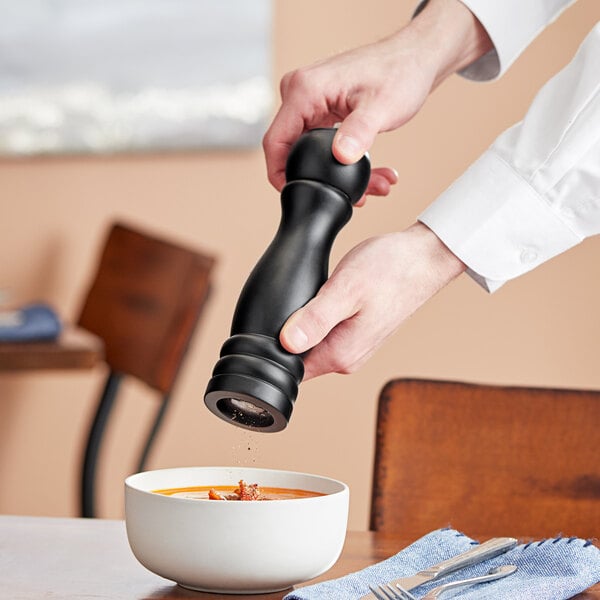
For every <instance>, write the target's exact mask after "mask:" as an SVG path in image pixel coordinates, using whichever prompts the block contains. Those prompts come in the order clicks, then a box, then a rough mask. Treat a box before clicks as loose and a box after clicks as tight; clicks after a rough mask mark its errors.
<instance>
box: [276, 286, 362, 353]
mask: <svg viewBox="0 0 600 600" xmlns="http://www.w3.org/2000/svg"><path fill="white" fill-rule="evenodd" d="M354 312H355V311H354V308H353V307H352V306H350V305H348V304H346V303H344V302H343V301H342V302H340V298H339V296H338V297H336V294H335V293H333V292H331V293H328V287H327V284H326V285H325V286H323V287H322V288H321V290H320V291H319V293H318V294H317V295H316V296H315V297H314V298H313V299H312V300H311V301H310V302H308V303H307V304H306V305H305V306H303V307H302V308H300V309H298V310H297V311H296V312H295V313H294V314H293V315H291V317H290V318H289V319H288V320H287V321H286V322H285V323H284V325H283V327H282V329H281V332H280V334H279V340H280V342H281V344H282V345H283V347H284V348H285V349H286V350H287V351H288V352H292V353H293V354H300V353H301V352H306V351H307V350H310V348H313V347H314V346H316V345H317V344H318V343H319V342H321V341H322V340H323V339H325V337H326V336H327V334H328V333H329V332H330V331H331V330H332V329H333V328H334V327H335V326H336V325H337V324H338V323H341V322H342V321H345V320H346V319H348V318H350V317H351V316H352V315H353V314H354Z"/></svg>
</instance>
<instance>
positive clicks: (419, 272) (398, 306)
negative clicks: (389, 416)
mask: <svg viewBox="0 0 600 600" xmlns="http://www.w3.org/2000/svg"><path fill="white" fill-rule="evenodd" d="M464 270H465V265H464V264H463V263H462V262H461V261H460V260H459V259H458V258H457V257H456V256H454V254H452V252H450V250H449V249H448V248H447V247H446V246H445V245H444V244H443V243H442V242H441V241H440V240H439V238H437V236H436V235H435V234H434V233H433V232H432V231H431V230H430V229H429V228H427V227H426V226H425V225H423V224H422V223H416V224H415V225H413V226H411V227H409V228H408V229H407V230H405V231H402V232H399V233H391V234H386V235H381V236H378V237H374V238H371V239H368V240H365V241H364V242H362V243H360V244H359V245H358V246H356V247H355V248H354V249H352V250H351V251H350V252H349V253H348V254H347V255H346V256H345V257H344V258H343V259H342V260H341V261H340V263H339V265H338V266H337V268H336V269H335V270H334V272H333V273H332V275H331V277H330V278H329V279H328V281H326V282H325V284H324V285H323V286H322V288H321V289H320V290H319V292H318V294H317V295H316V296H315V297H314V298H313V299H312V300H311V301H310V302H308V303H307V304H306V305H305V306H304V307H303V308H301V309H299V310H298V311H296V312H295V313H294V314H293V315H292V316H291V317H290V318H289V319H288V320H287V322H286V323H285V324H284V326H283V328H282V330H281V333H280V341H281V343H282V345H283V346H284V348H286V350H288V351H289V352H293V353H295V354H298V353H302V352H305V351H307V350H309V349H311V350H310V352H308V354H307V355H306V357H305V360H304V366H305V376H304V379H305V380H307V379H311V378H313V377H317V376H318V375H323V374H325V373H352V372H354V371H356V370H357V369H358V368H359V367H360V366H362V365H363V364H364V363H365V362H366V361H367V359H368V358H369V357H370V356H371V355H372V354H373V353H374V352H375V351H376V350H377V348H379V346H381V344H382V343H383V342H384V341H385V340H386V338H387V337H388V336H390V335H391V334H392V333H393V332H394V331H395V330H396V329H397V328H398V327H399V326H400V325H401V323H402V322H403V321H404V320H405V319H406V318H407V317H409V316H410V315H411V314H412V313H413V312H414V311H415V310H417V308H419V307H420V306H421V305H422V304H423V303H425V302H426V301H427V300H428V299H429V298H430V297H431V296H433V295H434V294H435V293H436V292H437V291H438V290H440V289H441V288H442V287H444V286H445V285H446V284H447V283H449V282H450V281H451V280H452V279H454V278H455V277H457V276H458V275H459V274H460V273H462V272H463V271H464Z"/></svg>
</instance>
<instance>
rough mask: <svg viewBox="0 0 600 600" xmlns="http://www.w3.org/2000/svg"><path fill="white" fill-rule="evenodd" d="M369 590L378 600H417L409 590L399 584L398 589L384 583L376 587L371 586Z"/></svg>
mask: <svg viewBox="0 0 600 600" xmlns="http://www.w3.org/2000/svg"><path fill="white" fill-rule="evenodd" d="M369 589H370V590H371V592H372V593H373V595H374V596H375V598H377V600H417V598H416V597H415V596H413V595H412V594H411V593H410V592H409V591H408V590H405V589H404V588H403V587H402V586H400V585H398V584H396V588H393V587H392V586H391V585H390V584H389V583H382V584H380V585H378V586H376V587H374V586H372V585H370V586H369Z"/></svg>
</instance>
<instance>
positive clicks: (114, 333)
mask: <svg viewBox="0 0 600 600" xmlns="http://www.w3.org/2000/svg"><path fill="white" fill-rule="evenodd" d="M214 263H215V260H214V258H213V257H211V256H208V255H205V254H203V253H201V252H197V251H193V250H189V249H187V248H183V247H181V246H179V245H176V244H173V243H171V242H167V241H164V240H162V239H157V238H156V237H154V236H152V235H148V234H146V233H144V232H141V231H138V230H135V229H132V228H130V227H128V226H126V225H123V224H120V223H117V224H115V225H113V227H112V228H111V230H110V232H109V234H108V238H107V240H106V243H105V246H104V249H103V252H102V256H101V258H100V262H99V265H98V268H97V271H96V274H95V277H94V279H93V282H92V284H91V287H90V289H89V292H88V294H87V296H86V298H85V300H84V304H83V309H82V311H81V316H80V318H79V325H81V326H82V327H84V328H85V329H88V330H89V331H92V332H93V333H95V334H97V335H98V336H99V337H101V338H102V339H103V340H104V343H105V354H106V362H107V363H108V365H109V367H110V368H111V369H112V370H113V371H115V372H118V373H124V374H127V375H132V376H134V377H136V378H138V379H140V380H141V381H143V382H145V383H146V384H148V385H149V386H151V387H152V388H154V389H156V390H158V391H160V392H162V393H163V394H168V393H169V392H170V391H171V389H172V387H173V384H174V382H175V378H176V375H177V372H178V370H179V367H180V365H181V362H182V360H183V357H184V355H185V351H186V349H187V346H188V343H189V341H190V339H191V336H192V333H193V331H194V329H195V326H196V322H197V320H198V317H199V315H200V312H201V310H202V308H203V306H204V303H205V301H206V298H207V295H208V291H209V281H210V273H211V270H212V268H213V265H214Z"/></svg>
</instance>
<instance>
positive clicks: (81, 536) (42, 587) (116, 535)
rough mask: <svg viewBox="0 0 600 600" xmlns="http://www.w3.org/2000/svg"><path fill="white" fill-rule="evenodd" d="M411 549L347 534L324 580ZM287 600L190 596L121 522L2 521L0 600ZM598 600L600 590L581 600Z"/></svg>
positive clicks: (388, 538) (395, 540) (393, 539)
mask: <svg viewBox="0 0 600 600" xmlns="http://www.w3.org/2000/svg"><path fill="white" fill-rule="evenodd" d="M410 541H411V540H403V539H402V538H400V537H399V536H394V535H386V534H381V533H373V532H366V531H365V532H350V533H349V534H348V537H347V540H346V545H345V547H344V551H343V553H342V556H341V558H340V559H339V560H338V562H337V564H336V565H335V566H334V567H332V568H331V569H330V570H329V571H328V572H327V573H326V574H325V575H323V576H321V577H320V578H319V580H323V579H332V578H335V577H340V576H342V575H345V574H347V573H350V572H352V571H356V570H358V569H361V568H363V567H366V566H367V565H370V564H372V563H374V562H376V561H379V560H382V559H384V558H387V557H388V556H391V555H392V554H394V553H396V552H398V550H399V549H401V548H402V547H404V546H406V545H407V544H408V543H409V542H410ZM314 581H317V580H313V582H314ZM313 582H311V583H313ZM288 591H289V590H288ZM286 593H287V592H278V593H276V594H259V595H251V596H241V595H237V596H233V595H223V594H207V593H201V592H191V591H188V590H185V589H183V588H181V587H179V586H177V585H176V584H174V583H171V582H170V581H167V580H166V579H162V578H161V577H158V576H156V575H153V574H152V573H150V572H149V571H147V570H146V569H145V568H144V567H142V566H141V565H140V564H139V563H138V562H137V561H136V559H135V558H134V557H133V554H132V553H131V550H130V549H129V546H128V543H127V538H126V534H125V525H124V523H123V522H122V521H107V520H100V519H56V518H48V517H10V516H0V600H15V599H19V600H40V599H41V598H56V599H61V600H62V599H66V598H69V599H71V598H72V599H75V598H77V599H78V600H92V599H99V598H102V600H167V599H170V600H172V599H176V600H177V599H184V598H185V599H191V598H195V599H196V600H201V599H207V600H217V599H219V598H220V599H223V600H236V599H237V598H240V599H241V598H250V599H252V600H266V599H269V600H275V599H278V600H280V599H281V598H282V597H283V596H284V595H285V594H286ZM599 599H600V584H597V585H595V586H593V588H592V589H591V590H589V591H587V592H585V593H583V594H579V595H578V596H577V600H599ZM332 600H334V599H332Z"/></svg>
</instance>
